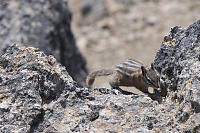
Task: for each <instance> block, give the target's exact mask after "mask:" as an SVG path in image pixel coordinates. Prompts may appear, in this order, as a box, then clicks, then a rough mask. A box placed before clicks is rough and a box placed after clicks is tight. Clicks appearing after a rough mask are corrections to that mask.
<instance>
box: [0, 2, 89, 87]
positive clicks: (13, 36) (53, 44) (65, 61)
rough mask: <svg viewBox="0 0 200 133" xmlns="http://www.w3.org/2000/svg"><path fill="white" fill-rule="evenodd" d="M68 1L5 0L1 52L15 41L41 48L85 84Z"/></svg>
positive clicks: (0, 10)
mask: <svg viewBox="0 0 200 133" xmlns="http://www.w3.org/2000/svg"><path fill="white" fill-rule="evenodd" d="M71 17H72V14H71V12H70V10H69V8H68V5H67V0H59V1H58V0H45V1H44V0H34V1H32V0H31V1H30V0H29V1H27V0H15V1H6V0H3V1H1V3H0V36H1V38H0V44H1V47H0V52H1V53H2V51H5V48H7V47H8V46H10V45H11V44H13V43H18V44H19V45H23V46H33V47H35V48H40V49H41V50H42V51H44V52H45V54H47V55H53V56H54V57H55V58H56V59H57V60H58V61H59V62H61V64H62V65H64V66H66V68H67V70H68V72H69V74H70V75H71V76H72V77H73V78H74V80H76V81H77V82H78V83H80V84H83V81H84V79H85V77H86V74H87V70H86V67H85V59H84V58H83V57H82V56H81V54H80V52H79V50H78V49H77V47H76V42H75V40H74V36H73V34H72V32H71V29H70V28H71V26H70V24H71Z"/></svg>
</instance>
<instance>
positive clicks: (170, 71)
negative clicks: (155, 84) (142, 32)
mask: <svg viewBox="0 0 200 133" xmlns="http://www.w3.org/2000/svg"><path fill="white" fill-rule="evenodd" d="M199 40H200V21H197V22H195V23H194V24H192V25H191V26H189V27H188V28H186V29H183V28H180V27H174V28H172V29H171V31H170V33H169V35H168V37H167V38H165V39H164V42H163V43H162V45H161V48H160V50H159V51H158V53H157V55H156V57H155V60H154V65H155V66H156V69H157V70H158V71H159V72H160V73H161V77H160V79H161V90H162V91H161V92H164V93H161V94H162V96H163V97H162V99H161V100H160V101H159V102H158V101H157V100H152V99H151V98H149V97H148V96H145V95H134V94H131V95H124V94H122V93H121V92H119V91H117V90H110V89H107V88H96V89H93V90H90V89H88V88H80V87H78V86H77V85H76V83H75V82H74V81H73V80H72V78H71V77H70V76H69V74H68V72H67V71H66V70H65V68H64V67H62V66H61V65H60V64H59V63H57V61H56V60H55V58H54V57H52V56H46V55H45V54H44V53H43V52H41V51H39V49H36V48H30V47H29V48H24V47H18V46H16V45H12V46H11V47H9V48H8V49H7V50H6V52H5V53H4V54H3V55H1V56H0V113H1V116H0V123H1V124H0V131H1V132H18V133H24V132H29V133H33V132H52V133H53V132H59V133H60V132H63V133H64V132H97V133H98V132H99V133H101V132H127V133H128V132H166V133H168V132H185V133H186V132H187V133H190V132H191V133H192V132H200V105H199V104H200V89H199V86H200V82H199V80H200V76H199V75H200V74H199V73H200V70H199V69H200V67H199V66H200V56H199V53H200V41H199Z"/></svg>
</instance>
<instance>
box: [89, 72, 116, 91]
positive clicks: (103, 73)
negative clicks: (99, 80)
mask: <svg viewBox="0 0 200 133" xmlns="http://www.w3.org/2000/svg"><path fill="white" fill-rule="evenodd" d="M112 73H113V70H111V69H103V70H98V71H95V72H92V73H90V74H89V75H88V76H87V79H86V85H87V86H88V87H91V86H92V84H93V83H94V81H95V78H96V77H98V76H108V75H111V74H112Z"/></svg>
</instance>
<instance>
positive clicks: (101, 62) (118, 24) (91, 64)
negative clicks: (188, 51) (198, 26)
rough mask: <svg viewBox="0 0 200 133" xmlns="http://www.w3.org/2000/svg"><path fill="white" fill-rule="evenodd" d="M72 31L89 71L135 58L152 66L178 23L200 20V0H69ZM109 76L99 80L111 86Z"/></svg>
mask: <svg viewBox="0 0 200 133" xmlns="http://www.w3.org/2000/svg"><path fill="white" fill-rule="evenodd" d="M69 7H70V8H71V10H72V12H73V23H72V30H73V32H74V34H75V36H76V40H77V45H78V47H79V48H80V50H81V52H82V54H83V55H84V56H85V57H86V59H87V66H88V68H89V71H90V72H91V71H94V70H98V69H102V68H110V67H113V66H115V65H116V64H118V63H120V62H122V61H124V60H125V59H127V58H133V59H136V60H139V61H142V62H143V63H144V64H145V65H149V64H150V63H151V62H152V61H153V59H154V57H155V55H156V52H157V51H158V49H159V48H160V45H161V43H162V41H163V38H164V36H165V35H167V34H168V32H169V31H170V29H171V28H172V27H174V26H181V27H187V26H188V25H189V24H191V23H192V22H194V21H196V20H198V19H199V11H200V1H199V0H190V1H188V0H167V1H166V0H84V1H82V0H69ZM105 81H106V79H105V78H100V79H98V80H97V81H96V82H95V86H97V87H103V86H106V87H108V84H107V82H105Z"/></svg>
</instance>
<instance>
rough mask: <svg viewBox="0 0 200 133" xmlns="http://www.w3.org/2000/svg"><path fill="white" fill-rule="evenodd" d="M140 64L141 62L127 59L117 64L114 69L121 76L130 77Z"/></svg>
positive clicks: (138, 68)
mask: <svg viewBox="0 0 200 133" xmlns="http://www.w3.org/2000/svg"><path fill="white" fill-rule="evenodd" d="M141 66H142V63H140V62H138V61H135V60H132V59H128V60H126V61H125V62H122V63H120V64H119V65H117V66H116V68H115V70H116V71H117V72H119V73H120V74H122V75H123V76H127V77H130V76H133V75H134V73H135V72H136V71H138V70H140V68H141Z"/></svg>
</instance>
